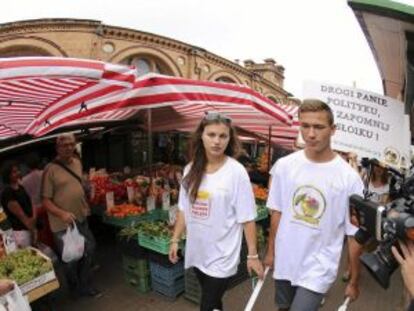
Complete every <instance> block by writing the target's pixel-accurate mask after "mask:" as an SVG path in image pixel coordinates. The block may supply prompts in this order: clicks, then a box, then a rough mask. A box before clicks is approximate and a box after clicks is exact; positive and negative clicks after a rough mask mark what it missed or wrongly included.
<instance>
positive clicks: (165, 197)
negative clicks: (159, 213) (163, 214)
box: [162, 191, 171, 211]
mask: <svg viewBox="0 0 414 311" xmlns="http://www.w3.org/2000/svg"><path fill="white" fill-rule="evenodd" d="M170 205H171V201H170V192H169V191H164V192H163V193H162V209H163V210H164V211H168V210H169V209H170Z"/></svg>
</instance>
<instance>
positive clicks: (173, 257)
mask: <svg viewBox="0 0 414 311" xmlns="http://www.w3.org/2000/svg"><path fill="white" fill-rule="evenodd" d="M168 259H170V261H171V262H172V263H174V264H175V263H177V262H178V260H179V259H180V258H179V257H178V243H177V242H171V244H170V250H169V252H168Z"/></svg>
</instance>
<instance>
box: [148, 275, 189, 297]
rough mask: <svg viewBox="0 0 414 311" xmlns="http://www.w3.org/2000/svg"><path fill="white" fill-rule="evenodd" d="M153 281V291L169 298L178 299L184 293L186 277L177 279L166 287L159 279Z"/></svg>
mask: <svg viewBox="0 0 414 311" xmlns="http://www.w3.org/2000/svg"><path fill="white" fill-rule="evenodd" d="M151 281H152V282H151V285H152V289H153V290H154V291H155V292H157V293H159V294H161V295H164V296H166V297H168V298H176V297H177V296H178V295H180V294H181V293H182V292H184V277H181V278H179V279H176V280H175V281H174V283H173V284H172V285H165V284H163V283H162V282H160V281H159V280H158V279H157V278H155V279H154V278H152V279H151Z"/></svg>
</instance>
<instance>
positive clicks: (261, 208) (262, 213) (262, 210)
mask: <svg viewBox="0 0 414 311" xmlns="http://www.w3.org/2000/svg"><path fill="white" fill-rule="evenodd" d="M268 216H269V212H268V210H267V208H266V205H264V204H260V205H259V204H257V217H256V219H255V221H260V220H263V219H266V218H267V217H268Z"/></svg>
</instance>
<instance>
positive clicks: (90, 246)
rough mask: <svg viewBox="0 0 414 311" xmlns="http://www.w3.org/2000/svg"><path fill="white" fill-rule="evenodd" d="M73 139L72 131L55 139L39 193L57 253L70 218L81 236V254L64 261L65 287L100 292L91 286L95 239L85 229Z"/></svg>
mask: <svg viewBox="0 0 414 311" xmlns="http://www.w3.org/2000/svg"><path fill="white" fill-rule="evenodd" d="M75 145H76V140H75V137H74V135H73V134H62V135H60V136H59V137H58V138H57V140H56V151H57V157H56V158H55V160H53V161H52V162H51V163H49V164H48V165H47V166H46V168H45V170H44V174H43V180H42V197H43V205H44V206H45V208H46V210H47V213H48V216H49V222H50V227H51V230H52V232H53V238H54V240H55V244H56V247H57V249H58V252H59V255H60V256H61V255H62V251H63V240H62V238H63V236H64V234H65V232H66V229H67V227H68V226H72V225H73V224H74V222H76V225H77V227H78V229H79V232H80V233H81V234H82V235H83V236H84V237H85V251H84V255H83V257H82V258H81V259H80V260H78V261H74V262H69V263H65V264H64V268H65V274H66V278H67V281H68V285H69V290H70V291H71V293H72V294H74V295H81V296H92V297H97V296H100V295H101V294H100V292H99V291H97V290H96V289H94V288H93V287H92V286H91V266H92V256H93V253H94V250H95V239H94V237H93V235H92V232H91V231H90V230H89V227H88V223H87V220H86V216H87V214H88V211H89V207H88V203H87V201H86V197H85V192H84V189H83V187H82V164H81V162H80V161H79V159H78V158H77V157H76V156H75V154H74V152H75Z"/></svg>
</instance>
